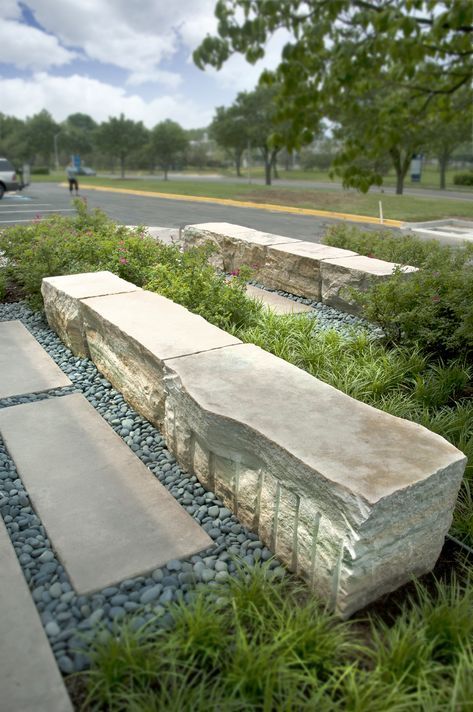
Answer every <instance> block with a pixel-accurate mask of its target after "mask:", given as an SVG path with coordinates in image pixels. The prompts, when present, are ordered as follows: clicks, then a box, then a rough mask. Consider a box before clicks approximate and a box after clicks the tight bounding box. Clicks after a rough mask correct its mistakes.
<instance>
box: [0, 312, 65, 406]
mask: <svg viewBox="0 0 473 712" xmlns="http://www.w3.org/2000/svg"><path fill="white" fill-rule="evenodd" d="M70 385H72V383H71V381H70V379H69V378H68V377H67V376H66V375H65V373H63V372H62V371H61V369H60V368H59V366H57V365H56V364H55V363H54V361H53V360H52V358H51V357H50V356H49V355H48V354H47V353H46V351H45V350H44V349H43V348H42V346H40V344H39V343H38V342H37V341H36V339H35V338H34V336H32V335H31V334H30V332H29V331H28V329H27V328H26V327H25V326H23V324H22V323H21V322H20V321H4V322H1V323H0V398H9V397H10V396H19V395H23V394H25V393H38V392H40V391H46V390H49V389H51V388H61V387H63V386H70Z"/></svg>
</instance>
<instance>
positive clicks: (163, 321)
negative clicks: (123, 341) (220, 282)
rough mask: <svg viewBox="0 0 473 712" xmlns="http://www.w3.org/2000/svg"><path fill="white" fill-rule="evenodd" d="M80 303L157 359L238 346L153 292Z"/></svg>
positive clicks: (210, 326)
mask: <svg viewBox="0 0 473 712" xmlns="http://www.w3.org/2000/svg"><path fill="white" fill-rule="evenodd" d="M83 304H84V305H85V306H86V309H91V310H92V311H93V312H94V313H95V314H96V315H97V316H98V317H99V318H102V319H104V320H106V321H108V322H111V323H112V324H113V325H114V326H116V327H117V328H118V329H119V330H120V331H123V332H124V333H126V334H127V335H128V336H130V337H131V338H132V339H134V340H136V341H138V342H139V343H140V344H142V345H143V346H144V347H145V348H146V349H148V351H151V353H153V354H155V355H156V356H157V357H158V358H159V359H161V360H164V359H167V358H174V357H177V356H185V355H187V354H192V353H197V352H199V351H208V350H209V349H218V348H221V347H222V346H231V345H233V344H239V343H241V342H240V340H239V339H236V338H235V337H234V336H231V335H230V334H227V332H226V331H222V329H219V328H217V327H216V326H213V325H212V324H209V322H208V321H206V320H205V319H203V318H202V317H201V316H198V315H197V314H192V313H191V312H190V311H188V310H187V309H185V308H184V307H183V306H181V305H180V304H175V303H174V302H172V301H171V300H170V299H166V297H162V296H161V295H159V294H155V293H154V292H147V291H144V290H140V291H137V292H131V293H129V294H116V295H114V296H109V297H98V298H94V299H85V300H84V301H83ZM85 321H86V323H87V313H86V314H85Z"/></svg>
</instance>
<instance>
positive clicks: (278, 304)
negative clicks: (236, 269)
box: [246, 284, 312, 314]
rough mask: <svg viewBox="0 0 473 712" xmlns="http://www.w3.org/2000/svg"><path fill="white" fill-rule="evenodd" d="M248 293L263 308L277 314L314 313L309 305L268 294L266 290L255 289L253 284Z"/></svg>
mask: <svg viewBox="0 0 473 712" xmlns="http://www.w3.org/2000/svg"><path fill="white" fill-rule="evenodd" d="M246 293H247V295H248V296H249V297H251V298H252V299H257V300H258V301H260V302H262V304H263V306H265V307H267V308H268V309H271V311H273V312H274V313H275V314H302V313H303V312H309V311H312V307H309V306H308V305H307V304H300V303H299V302H295V301H294V300H293V299H287V297H281V295H280V294H277V292H268V291H267V290H266V289H260V288H259V287H254V286H253V285H252V284H248V286H247V287H246Z"/></svg>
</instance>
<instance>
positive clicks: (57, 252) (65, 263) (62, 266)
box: [0, 200, 160, 307]
mask: <svg viewBox="0 0 473 712" xmlns="http://www.w3.org/2000/svg"><path fill="white" fill-rule="evenodd" d="M75 205H76V208H77V211H78V212H77V215H76V216H74V217H72V218H64V217H61V216H59V215H53V216H52V217H48V218H46V219H44V220H40V219H38V220H36V221H34V222H33V223H32V224H29V225H26V226H25V225H16V226H14V227H11V228H9V229H8V230H4V231H3V232H2V233H1V234H0V250H3V251H4V253H5V257H6V258H7V260H8V265H7V272H8V275H9V276H10V277H11V278H12V279H13V280H14V281H15V282H16V283H17V284H19V285H21V286H22V287H23V288H24V289H25V291H26V294H27V296H28V299H29V300H30V302H31V304H32V305H33V306H36V307H39V306H41V304H42V302H41V280H42V279H43V277H51V276H54V275H61V274H74V273H79V272H95V271H97V270H111V271H112V272H115V273H116V274H118V275H119V276H120V277H123V278H124V279H128V280H130V281H131V282H133V283H135V284H137V285H139V286H142V285H143V283H144V282H145V280H146V278H147V274H148V270H149V267H150V266H151V265H153V264H154V263H155V262H156V261H157V260H158V259H159V254H160V247H159V245H158V244H157V243H156V241H155V240H154V239H153V238H151V237H148V236H146V235H145V234H144V231H143V230H142V229H139V228H137V229H134V230H129V229H128V228H126V227H125V226H122V225H117V224H116V223H114V222H113V221H112V220H110V218H108V217H107V215H105V213H103V212H101V211H100V210H95V211H94V212H92V213H89V212H88V211H87V208H86V205H85V204H84V202H83V201H81V200H76V201H75Z"/></svg>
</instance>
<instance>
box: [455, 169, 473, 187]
mask: <svg viewBox="0 0 473 712" xmlns="http://www.w3.org/2000/svg"><path fill="white" fill-rule="evenodd" d="M453 183H454V185H473V171H469V172H468V173H456V174H455V175H454V176H453Z"/></svg>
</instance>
